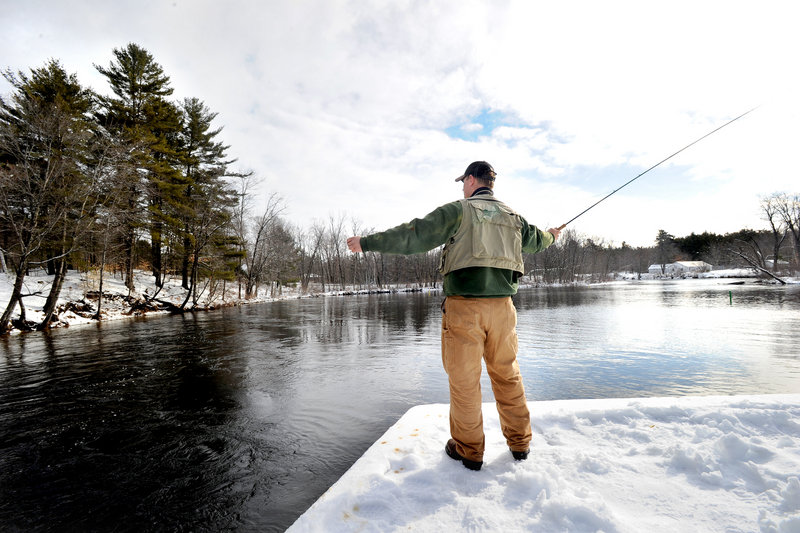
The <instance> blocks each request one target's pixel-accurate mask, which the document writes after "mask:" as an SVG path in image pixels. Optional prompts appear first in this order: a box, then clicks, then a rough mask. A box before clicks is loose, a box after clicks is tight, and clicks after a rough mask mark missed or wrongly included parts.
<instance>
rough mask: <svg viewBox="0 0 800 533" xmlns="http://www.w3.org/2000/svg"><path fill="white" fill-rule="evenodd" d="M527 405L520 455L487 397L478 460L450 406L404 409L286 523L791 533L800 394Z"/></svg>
mask: <svg viewBox="0 0 800 533" xmlns="http://www.w3.org/2000/svg"><path fill="white" fill-rule="evenodd" d="M530 408H531V413H532V421H533V426H534V439H533V443H532V451H531V455H530V457H529V459H528V460H527V461H524V462H515V461H513V459H512V457H511V454H510V453H509V452H508V449H507V448H506V446H505V443H504V441H503V438H502V435H501V432H500V427H499V420H498V417H497V411H496V409H495V407H494V404H490V403H487V404H484V406H483V413H484V427H485V430H486V439H487V450H486V455H485V457H484V467H483V469H482V470H481V471H480V472H472V471H469V470H467V469H465V468H464V467H463V466H462V465H461V464H460V463H459V462H456V461H453V460H451V459H450V458H448V457H447V456H446V455H445V453H444V450H443V448H444V443H445V442H446V441H447V438H448V437H449V430H448V406H447V405H438V404H437V405H423V406H417V407H414V408H412V409H410V410H409V411H408V412H407V413H406V414H405V415H404V416H403V417H402V418H401V419H400V420H399V421H398V422H397V423H395V424H394V425H393V426H392V427H391V428H390V429H389V430H388V431H387V432H386V433H385V434H384V435H383V436H382V437H381V438H379V439H378V440H377V441H376V442H375V444H374V445H373V446H372V447H370V448H369V449H368V450H367V452H366V453H365V454H364V455H363V456H362V457H361V458H360V459H359V460H358V461H357V462H356V463H355V464H354V465H353V466H352V467H351V468H350V470H349V471H348V472H346V473H345V475H344V476H342V477H341V479H340V480H339V481H338V482H337V483H336V484H334V485H333V486H332V487H331V488H330V489H329V490H328V491H327V492H326V493H325V494H323V495H322V496H321V497H320V498H319V500H318V501H317V502H316V503H315V504H314V505H313V506H312V507H311V508H310V509H309V510H308V511H306V513H305V514H303V515H302V516H301V517H300V518H299V519H298V520H297V521H296V522H295V523H294V525H293V526H292V527H291V528H290V529H289V532H290V533H305V532H355V531H363V532H373V531H374V532H379V531H380V532H387V531H430V532H438V531H498V532H499V531H502V532H512V531H520V532H521V531H539V532H544V533H547V532H554V533H555V532H564V531H572V532H578V531H586V532H589V531H592V532H594V531H604V532H606V533H611V532H618V533H627V532H631V533H633V532H639V531H648V532H650V533H658V532H664V533H672V532H675V531H720V532H723V531H724V532H729V533H733V532H756V531H758V532H761V533H790V532H795V533H796V532H798V531H800V481H798V479H800V395H775V396H739V397H736V396H734V397H685V398H646V399H611V400H565V401H551V402H531V403H530Z"/></svg>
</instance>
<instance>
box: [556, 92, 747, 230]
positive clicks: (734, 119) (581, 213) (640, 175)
mask: <svg viewBox="0 0 800 533" xmlns="http://www.w3.org/2000/svg"><path fill="white" fill-rule="evenodd" d="M758 107H759V106H756V107H754V108H753V109H751V110H750V111H746V112H744V113H742V114H741V115H739V116H738V117H736V118H733V119H731V120H729V121H728V122H726V123H725V124H723V125H722V126H719V127H718V128H716V129H714V130H712V131H710V132H708V133H706V134H705V135H703V136H702V137H700V138H699V139H697V140H696V141H693V142H691V143H689V144H687V145H686V146H684V147H683V148H681V149H680V150H678V151H677V152H675V153H674V154H672V155H671V156H669V157H666V158H664V159H662V160H661V161H659V162H658V163H656V164H655V165H653V166H652V167H650V168H648V169H647V170H645V171H644V172H642V173H641V174H639V175H638V176H636V177H635V178H633V179H631V180H628V181H627V182H625V184H623V185H621V186H620V187H617V188H616V189H614V190H613V191H611V192H610V193H608V194H607V195H605V196H604V197H602V198H601V199H599V200H598V201H596V202H595V203H593V204H592V205H590V206H589V207H587V208H586V209H584V210H583V211H581V212H580V213H578V214H577V215H575V216H574V217H572V218H571V219H569V220H568V221H567V222H565V223H563V224H561V226H559V227H558V228H557V229H558V230H559V231H561V230H562V229H564V228H565V227H567V224H571V223H572V222H573V221H575V219H577V218H578V217H580V216H581V215H583V214H584V213H586V212H587V211H589V210H590V209H592V208H593V207H594V206H596V205H597V204H599V203H600V202H602V201H603V200H605V199H606V198H608V197H609V196H611V195H613V194H614V193H616V192H617V191H619V190H620V189H624V188H625V187H627V186H628V185H630V184H631V183H633V182H634V181H636V180H638V179H639V178H641V177H642V176H644V175H645V174H647V173H648V172H650V171H651V170H653V169H654V168H656V167H657V166H658V165H660V164H661V163H664V162H666V161H669V160H670V159H672V158H673V157H675V156H676V155H678V154H679V153H681V152H683V151H684V150H686V149H687V148H689V147H691V146H693V145H695V144H697V143H699V142H700V141H702V140H703V139H705V138H706V137H708V136H709V135H712V134H714V133H716V132H718V131H719V130H721V129H722V128H724V127H725V126H727V125H728V124H731V123H733V122H736V121H737V120H739V119H740V118H742V117H743V116H745V115H747V114H748V113H750V112H752V111H755V110H756V109H758Z"/></svg>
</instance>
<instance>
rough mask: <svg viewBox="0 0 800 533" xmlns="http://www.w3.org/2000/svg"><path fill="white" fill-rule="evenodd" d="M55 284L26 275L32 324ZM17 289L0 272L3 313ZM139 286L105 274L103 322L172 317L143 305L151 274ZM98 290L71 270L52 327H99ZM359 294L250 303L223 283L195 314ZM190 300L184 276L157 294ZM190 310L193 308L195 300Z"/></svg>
mask: <svg viewBox="0 0 800 533" xmlns="http://www.w3.org/2000/svg"><path fill="white" fill-rule="evenodd" d="M52 280H53V276H49V275H46V274H44V273H43V272H33V273H31V274H29V275H28V276H26V277H25V286H24V288H23V294H26V295H29V296H25V297H24V298H23V300H24V304H25V316H26V320H27V322H29V323H32V324H38V323H40V322H41V321H42V320H43V318H44V314H43V313H42V309H43V308H44V304H45V301H46V299H47V294H48V292H49V291H50V285H51V283H52ZM13 285H14V276H13V275H11V274H5V273H0V309H2V310H4V309H5V307H6V305H7V304H8V301H9V299H10V297H11V290H12V288H13ZM134 285H135V287H136V290H135V291H133V293H131V294H130V297H129V295H128V289H127V287H125V284H124V282H123V280H122V279H121V278H120V277H115V276H112V275H108V274H107V275H106V277H105V279H104V280H103V294H104V296H103V304H102V311H103V312H102V316H103V321H108V320H119V319H125V318H131V317H136V316H142V315H144V314H147V315H156V314H167V313H169V312H170V311H169V310H168V309H165V308H164V307H165V306H164V305H163V304H159V303H158V302H153V303H152V305H149V306H145V305H142V304H144V303H145V301H146V300H148V299H150V298H152V297H153V295H155V294H156V287H155V283H154V282H153V276H152V275H150V274H149V273H147V272H141V271H137V272H136V273H135V283H134ZM97 287H98V280H97V279H96V278H95V277H91V276H89V275H87V274H86V273H82V272H77V271H70V272H69V273H68V274H67V277H66V279H65V281H64V285H63V288H62V290H61V296H60V298H59V300H58V310H57V312H56V314H57V315H58V317H59V320H58V321H57V322H54V323H53V324H52V327H69V326H75V325H80V324H89V323H95V322H96V320H95V319H94V318H93V316H94V314H95V313H96V311H97V299H96V298H89V297H87V293H91V292H92V291H94V292H96V291H97ZM223 289H224V290H223ZM400 290H404V289H400ZM356 292H368V291H358V290H355V289H353V290H347V291H341V290H339V291H337V290H327V291H324V292H323V291H312V292H311V293H309V294H304V295H303V294H301V293H300V291H299V290H298V288H297V287H292V286H285V287H282V288H281V290H280V292H273V291H271V290H270V288H268V287H267V288H262V289H260V290H259V291H258V294H257V295H256V296H254V297H252V298H250V299H244V298H242V297H240V294H239V287H238V284H236V283H227V284H225V285H224V287H223V284H222V283H219V284H218V286H217V287H216V288H215V290H214V291H213V292H211V291H209V290H205V291H203V293H202V294H201V297H200V298H199V301H198V302H197V308H196V310H209V309H218V308H221V307H228V306H234V305H245V304H252V303H263V302H270V301H275V300H285V299H290V298H301V297H308V298H313V297H317V296H338V295H343V294H354V293H356ZM185 298H186V289H184V288H183V287H181V281H180V279H179V278H168V279H167V280H166V281H165V282H164V287H163V288H162V289H161V290H160V291H159V292H158V295H157V300H158V301H159V302H168V303H169V304H172V305H174V306H180V305H181V303H182V302H183V301H184V299H185ZM134 302H137V303H138V304H139V305H136V309H135V310H132V304H133V303H134ZM157 307H161V308H162V309H157ZM188 307H189V308H190V309H191V302H190V303H189V306H188ZM0 312H2V311H0ZM17 318H19V308H18V307H17V308H15V310H14V314H13V315H12V320H14V319H17ZM11 333H12V334H16V333H20V330H19V329H12V330H11Z"/></svg>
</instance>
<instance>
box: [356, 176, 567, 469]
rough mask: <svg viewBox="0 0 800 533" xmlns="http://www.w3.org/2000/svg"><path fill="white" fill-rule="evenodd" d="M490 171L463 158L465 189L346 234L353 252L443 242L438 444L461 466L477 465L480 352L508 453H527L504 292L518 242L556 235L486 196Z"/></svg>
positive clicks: (510, 289) (539, 242)
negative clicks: (442, 423) (443, 403)
mask: <svg viewBox="0 0 800 533" xmlns="http://www.w3.org/2000/svg"><path fill="white" fill-rule="evenodd" d="M496 176H497V175H496V173H495V171H494V169H493V168H492V166H491V165H490V164H489V163H487V162H486V161H475V162H474V163H471V164H470V165H469V166H468V167H467V169H466V171H465V172H464V174H462V175H461V176H459V177H458V178H456V182H462V186H463V191H464V199H463V200H457V201H455V202H451V203H448V204H445V205H443V206H441V207H439V208H437V209H435V210H434V211H432V212H431V213H430V214H428V215H427V216H425V217H424V218H421V219H414V220H412V221H411V222H408V223H406V224H401V225H400V226H397V227H395V228H392V229H389V230H387V231H384V232H380V233H374V234H372V235H367V236H365V237H350V238H349V239H347V246H348V248H349V249H350V250H351V251H352V252H356V253H357V252H361V251H365V252H366V251H374V252H383V253H394V254H416V253H422V252H427V251H428V250H432V249H433V248H436V247H437V246H440V245H442V244H444V245H445V247H444V250H443V251H442V260H441V265H440V270H441V272H442V274H443V276H444V284H443V286H444V293H445V297H446V298H445V301H444V302H443V303H442V363H443V364H444V369H445V372H447V376H448V379H449V382H450V435H451V437H452V438H451V439H450V440H449V441H448V442H447V445H446V446H445V452H446V453H447V455H448V456H449V457H451V458H453V459H456V460H458V461H461V463H462V464H463V465H464V466H465V467H467V468H469V469H470V470H480V469H481V466H483V453H484V447H485V436H484V433H483V415H482V413H481V386H480V378H481V359H484V360H485V362H486V370H487V371H488V373H489V377H490V379H491V382H492V390H493V392H494V397H495V401H496V403H497V411H498V413H499V415H500V425H501V428H502V431H503V436H505V438H506V442H507V444H508V447H509V449H510V450H511V453H512V456H513V457H514V459H515V460H525V459H527V458H528V453H529V451H530V447H529V446H530V441H531V424H530V414H529V412H528V405H527V400H526V399H525V389H524V387H523V383H522V376H521V375H520V372H519V365H518V363H517V333H516V325H517V311H516V309H515V308H514V304H513V303H512V302H511V296H513V295H514V294H516V292H517V288H518V280H519V278H520V276H522V274H523V259H522V252H527V253H536V252H539V251H541V250H543V249H545V248H547V247H548V246H550V245H551V244H553V242H554V241H555V240H556V239H557V238H558V236H559V233H560V231H559V230H558V229H549V230H547V232H544V231H541V230H539V229H537V228H536V227H535V226H532V225H530V224H528V222H527V221H526V220H525V219H524V218H522V217H521V216H520V215H518V214H517V213H516V212H514V211H513V210H512V209H511V208H510V207H508V206H507V205H505V204H504V203H502V202H500V201H499V200H497V199H495V198H494V193H493V188H494V182H495V178H496Z"/></svg>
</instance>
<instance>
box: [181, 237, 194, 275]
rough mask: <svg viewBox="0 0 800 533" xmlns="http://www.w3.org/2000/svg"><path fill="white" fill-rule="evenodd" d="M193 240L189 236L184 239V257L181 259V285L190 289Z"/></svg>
mask: <svg viewBox="0 0 800 533" xmlns="http://www.w3.org/2000/svg"><path fill="white" fill-rule="evenodd" d="M187 232H188V230H187ZM191 249H192V240H191V239H190V238H189V237H184V239H183V259H182V260H181V287H183V288H184V289H186V290H189V288H190V287H189V255H190V254H191Z"/></svg>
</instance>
